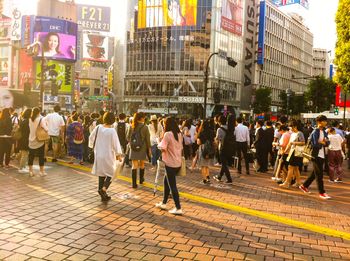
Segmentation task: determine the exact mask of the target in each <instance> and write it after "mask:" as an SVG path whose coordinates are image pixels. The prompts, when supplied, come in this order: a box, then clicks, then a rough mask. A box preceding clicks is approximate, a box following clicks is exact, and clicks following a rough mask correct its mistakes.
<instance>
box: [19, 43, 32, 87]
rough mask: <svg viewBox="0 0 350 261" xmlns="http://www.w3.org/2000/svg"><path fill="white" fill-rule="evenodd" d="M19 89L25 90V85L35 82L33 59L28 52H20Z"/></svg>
mask: <svg viewBox="0 0 350 261" xmlns="http://www.w3.org/2000/svg"><path fill="white" fill-rule="evenodd" d="M19 61H20V62H19V68H18V69H19V86H18V87H19V89H22V90H23V89H24V83H25V82H29V83H32V82H33V59H32V58H31V57H30V56H28V55H27V53H26V51H25V50H23V49H21V50H20V51H19Z"/></svg>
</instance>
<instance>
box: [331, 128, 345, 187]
mask: <svg viewBox="0 0 350 261" xmlns="http://www.w3.org/2000/svg"><path fill="white" fill-rule="evenodd" d="M328 139H329V147H328V163H329V180H330V181H331V182H342V176H343V167H342V165H343V152H342V146H343V144H344V139H343V138H342V136H341V135H340V134H338V133H336V130H335V129H334V127H333V128H330V131H329V134H328Z"/></svg>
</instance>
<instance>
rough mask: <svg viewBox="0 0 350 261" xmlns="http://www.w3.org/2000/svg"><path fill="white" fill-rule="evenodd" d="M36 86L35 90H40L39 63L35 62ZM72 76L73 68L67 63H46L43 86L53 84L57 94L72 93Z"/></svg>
mask: <svg viewBox="0 0 350 261" xmlns="http://www.w3.org/2000/svg"><path fill="white" fill-rule="evenodd" d="M35 68H36V84H35V90H40V77H41V62H40V61H36V63H35ZM72 74H73V66H72V65H71V64H68V63H62V62H58V61H48V62H47V64H46V66H44V84H47V83H49V84H50V82H55V83H56V84H57V86H58V91H59V93H71V92H72V85H73V81H72Z"/></svg>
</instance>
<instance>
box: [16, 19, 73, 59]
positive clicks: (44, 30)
mask: <svg viewBox="0 0 350 261" xmlns="http://www.w3.org/2000/svg"><path fill="white" fill-rule="evenodd" d="M22 25H23V26H22V46H23V47H26V46H28V45H34V44H36V43H37V44H38V45H39V46H40V50H39V52H38V56H39V57H40V56H41V54H42V52H43V55H44V56H45V57H47V58H50V59H54V60H69V61H75V60H76V47H77V30H78V27H77V24H76V23H73V22H69V21H66V20H61V19H56V18H51V17H44V16H24V17H23V19H22Z"/></svg>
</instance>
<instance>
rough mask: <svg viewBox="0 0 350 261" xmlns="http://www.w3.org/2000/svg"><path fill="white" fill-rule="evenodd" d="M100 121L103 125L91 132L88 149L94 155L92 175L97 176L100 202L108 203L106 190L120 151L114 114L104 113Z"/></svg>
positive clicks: (119, 158)
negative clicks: (90, 149)
mask: <svg viewBox="0 0 350 261" xmlns="http://www.w3.org/2000/svg"><path fill="white" fill-rule="evenodd" d="M102 121H103V124H100V125H97V127H96V128H95V129H94V130H93V131H92V132H91V134H90V137H89V147H90V148H93V150H94V155H95V156H94V165H93V167H92V174H94V175H96V176H98V194H99V195H100V196H101V200H102V201H108V200H110V199H111V197H110V196H109V195H108V194H107V190H108V188H109V186H110V184H111V180H112V177H113V175H114V172H115V165H116V161H117V160H119V161H121V160H122V158H121V155H122V149H121V146H120V143H119V139H118V135H117V132H116V131H115V129H114V128H113V123H114V122H115V116H114V114H113V113H111V112H105V114H104V115H103V119H102Z"/></svg>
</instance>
